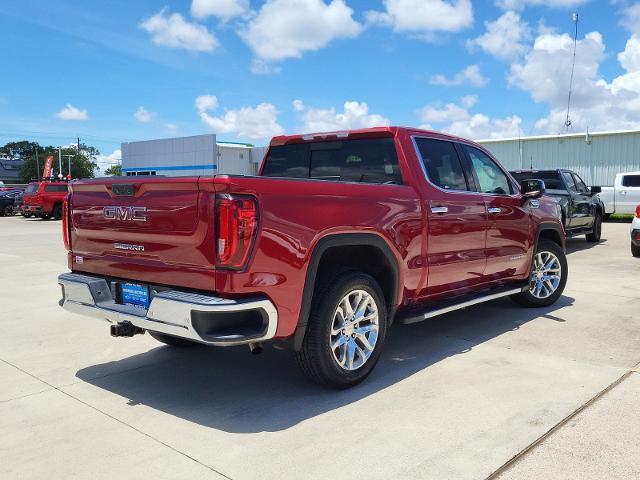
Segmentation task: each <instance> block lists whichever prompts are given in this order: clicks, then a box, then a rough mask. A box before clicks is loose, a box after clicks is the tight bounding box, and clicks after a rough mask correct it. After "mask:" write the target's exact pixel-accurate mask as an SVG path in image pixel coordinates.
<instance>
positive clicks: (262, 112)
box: [195, 95, 284, 139]
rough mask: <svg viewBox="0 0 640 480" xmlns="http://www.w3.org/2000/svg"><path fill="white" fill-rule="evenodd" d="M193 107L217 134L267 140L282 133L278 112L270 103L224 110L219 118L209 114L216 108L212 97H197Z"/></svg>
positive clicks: (214, 98) (215, 99) (216, 105)
mask: <svg viewBox="0 0 640 480" xmlns="http://www.w3.org/2000/svg"><path fill="white" fill-rule="evenodd" d="M195 105H196V109H197V111H198V115H199V116H200V119H201V120H202V122H203V123H204V124H206V125H207V126H209V128H211V129H212V130H213V131H214V132H215V133H217V134H220V133H235V134H237V136H238V137H242V138H251V139H268V138H271V137H273V136H275V135H281V134H282V133H283V132H284V129H283V128H282V127H281V126H280V125H279V124H278V110H277V109H276V107H275V106H274V105H272V104H271V103H261V104H259V105H256V106H255V107H241V108H239V109H237V110H225V111H224V114H222V115H221V116H214V115H212V114H211V112H212V111H213V110H215V109H216V108H217V107H218V99H217V98H216V97H215V96H214V95H201V96H199V97H198V98H196V101H195Z"/></svg>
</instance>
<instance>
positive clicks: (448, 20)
mask: <svg viewBox="0 0 640 480" xmlns="http://www.w3.org/2000/svg"><path fill="white" fill-rule="evenodd" d="M383 3H384V7H385V11H384V12H379V11H368V12H366V13H365V17H366V19H367V22H368V23H369V24H373V25H383V26H390V27H392V28H393V29H394V30H395V31H396V32H408V33H414V34H417V35H423V36H426V37H427V38H429V37H431V34H433V33H434V32H459V31H460V30H463V29H465V28H468V27H470V26H471V25H473V7H472V6H471V0H450V1H446V0H384V2H383Z"/></svg>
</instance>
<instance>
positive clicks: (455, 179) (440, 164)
mask: <svg viewBox="0 0 640 480" xmlns="http://www.w3.org/2000/svg"><path fill="white" fill-rule="evenodd" d="M416 144H417V145H418V151H419V152H420V157H421V158H422V162H423V165H424V169H425V171H426V173H427V177H428V178H429V181H430V182H431V183H433V184H434V185H435V186H437V187H440V188H442V189H444V190H469V186H468V185H467V180H466V178H465V176H464V171H463V170H462V163H461V162H460V158H459V157H458V152H457V151H456V147H455V146H454V145H453V143H451V142H447V141H443V140H434V139H431V138H416Z"/></svg>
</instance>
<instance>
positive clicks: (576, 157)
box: [478, 130, 640, 186]
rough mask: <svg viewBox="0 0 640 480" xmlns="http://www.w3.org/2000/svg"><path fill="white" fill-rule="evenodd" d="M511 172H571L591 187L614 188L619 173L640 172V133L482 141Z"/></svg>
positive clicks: (581, 134)
mask: <svg viewBox="0 0 640 480" xmlns="http://www.w3.org/2000/svg"><path fill="white" fill-rule="evenodd" d="M478 143H480V144H482V145H484V146H485V147H486V148H487V149H488V150H489V151H490V152H491V153H493V155H494V156H495V157H496V158H497V159H498V160H500V162H501V163H502V164H503V165H504V166H505V167H506V168H508V169H509V170H518V169H529V168H534V169H539V170H541V169H555V168H568V169H570V170H574V171H575V172H577V173H578V174H579V175H580V176H581V177H582V179H583V180H584V181H585V182H586V183H587V184H588V185H598V186H611V185H613V182H614V180H615V176H616V174H617V173H622V172H631V171H639V170H640V131H638V130H627V131H616V132H599V133H575V134H566V135H545V136H539V137H522V138H507V139H501V140H479V141H478Z"/></svg>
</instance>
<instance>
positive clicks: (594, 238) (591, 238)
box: [587, 213, 602, 243]
mask: <svg viewBox="0 0 640 480" xmlns="http://www.w3.org/2000/svg"><path fill="white" fill-rule="evenodd" d="M601 236H602V215H600V214H599V213H597V214H596V218H595V220H594V222H593V230H592V231H591V233H587V242H591V243H597V242H599V241H600V237H601Z"/></svg>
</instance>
